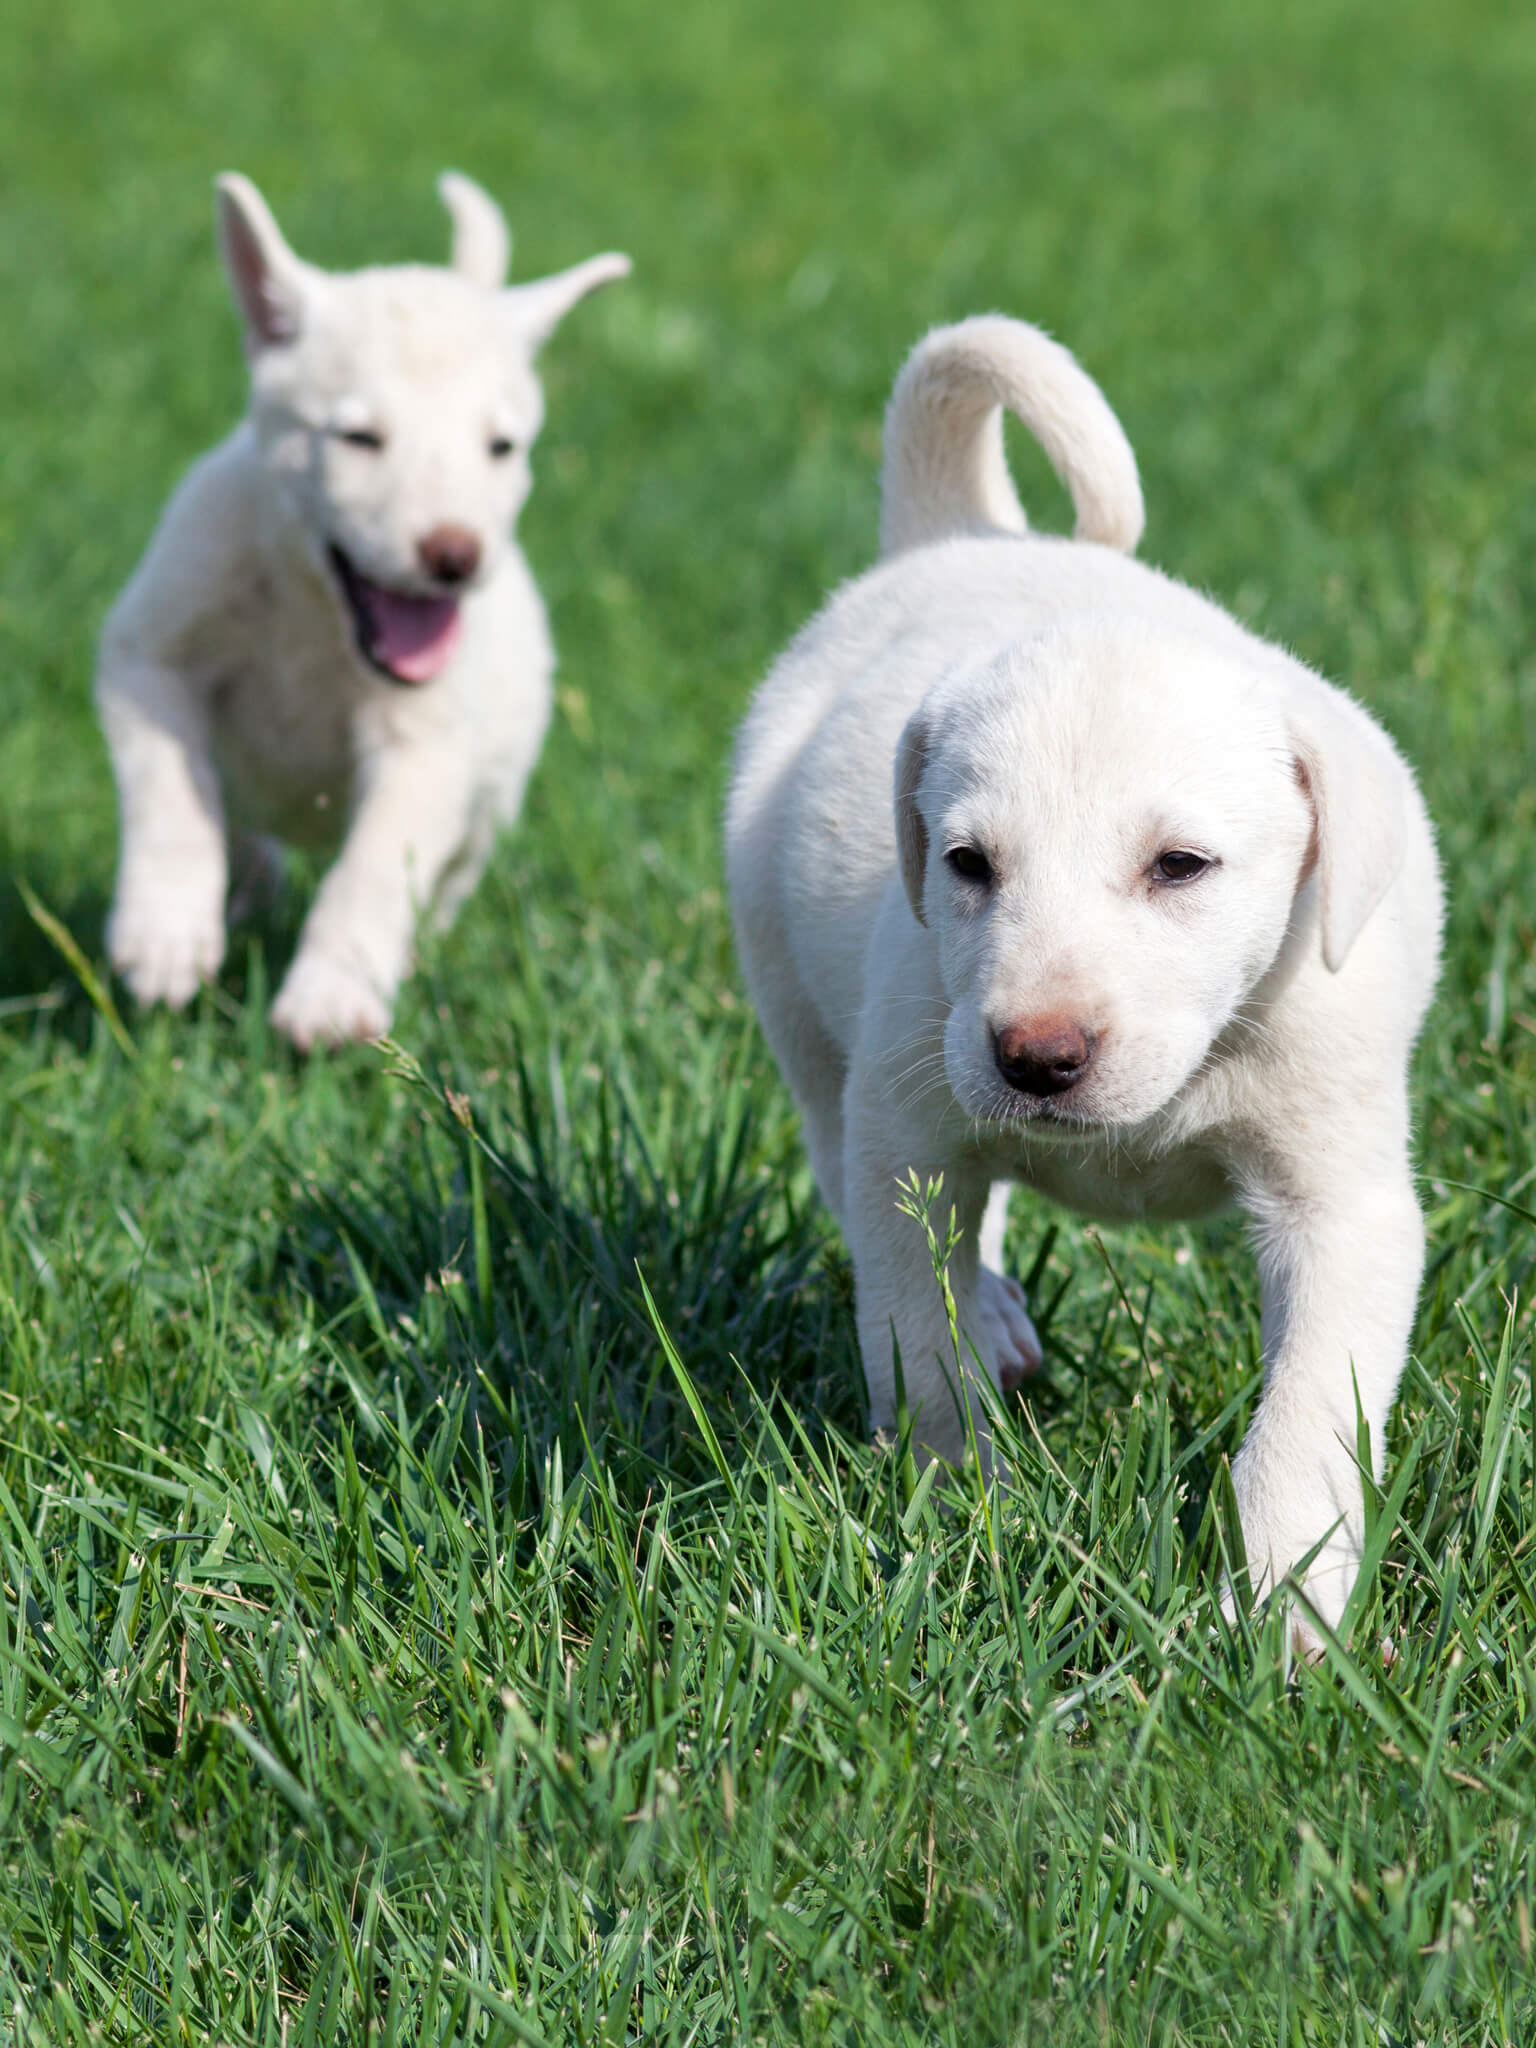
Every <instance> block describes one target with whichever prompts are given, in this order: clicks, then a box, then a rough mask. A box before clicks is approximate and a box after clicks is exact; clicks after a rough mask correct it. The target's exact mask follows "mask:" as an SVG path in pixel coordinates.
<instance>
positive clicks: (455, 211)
mask: <svg viewBox="0 0 1536 2048" xmlns="http://www.w3.org/2000/svg"><path fill="white" fill-rule="evenodd" d="M437 196H438V198H439V199H441V200H442V202H443V204H444V206H446V207H447V209H448V218H449V219H450V220H451V221H452V222H453V256H452V259H451V260H452V264H453V268H454V269H455V270H456V271H457V272H458V273H459V275H460V277H467V278H468V279H469V281H470V283H471V284H479V285H484V287H485V289H486V290H487V291H488V292H495V291H500V289H501V287H502V286H503V285H504V284H505V283H506V281H507V265H508V264H509V263H510V262H511V261H512V236H511V232H510V231H509V229H508V227H507V221H506V216H505V214H504V213H503V212H502V210H501V208H500V207H499V206H498V205H497V204H496V202H495V200H494V199H493V198H492V197H491V195H490V194H489V193H488V192H483V191H482V190H481V189H480V187H479V186H478V185H477V184H476V183H475V181H474V179H473V178H466V177H465V176H464V175H463V173H462V172H460V171H444V173H443V175H442V176H441V177H440V178H439V179H438V181H437Z"/></svg>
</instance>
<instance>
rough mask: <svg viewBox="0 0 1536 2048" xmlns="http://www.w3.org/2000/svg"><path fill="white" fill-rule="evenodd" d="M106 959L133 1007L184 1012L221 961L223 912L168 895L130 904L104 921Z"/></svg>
mask: <svg viewBox="0 0 1536 2048" xmlns="http://www.w3.org/2000/svg"><path fill="white" fill-rule="evenodd" d="M107 957H108V959H109V960H110V961H111V962H112V966H113V969H114V970H115V972H117V973H118V974H120V975H121V976H122V978H123V980H124V981H125V982H126V983H127V985H128V990H129V993H130V994H131V995H132V997H133V999H134V1001H135V1002H137V1003H143V1004H144V1005H145V1006H146V1007H147V1006H148V1005H149V1004H151V1003H164V1004H166V1005H167V1007H168V1008H170V1009H172V1010H180V1009H184V1008H185V1007H186V1005H187V1004H188V1003H189V1002H191V1000H192V998H193V996H195V995H196V994H197V991H198V989H199V988H200V987H201V986H202V984H203V983H204V982H205V981H210V980H211V979H212V978H213V976H214V975H215V974H217V973H218V971H219V963H220V961H222V959H223V958H224V917H223V912H222V909H221V908H220V907H219V906H218V905H217V904H213V905H210V904H207V903H203V902H199V901H196V900H194V899H192V898H190V897H188V896H185V895H178V894H172V893H169V892H162V893H161V894H158V895H156V896H155V897H153V898H152V899H149V900H146V899H144V898H141V897H133V898H130V899H129V900H128V901H127V902H122V903H119V904H118V905H117V906H116V907H115V908H114V910H113V912H112V915H111V917H110V918H109V919H108V920H107Z"/></svg>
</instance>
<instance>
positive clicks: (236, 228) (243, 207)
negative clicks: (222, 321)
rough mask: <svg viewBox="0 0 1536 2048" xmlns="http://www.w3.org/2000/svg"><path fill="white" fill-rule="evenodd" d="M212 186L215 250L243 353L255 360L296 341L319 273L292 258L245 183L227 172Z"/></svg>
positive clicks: (266, 209)
mask: <svg viewBox="0 0 1536 2048" xmlns="http://www.w3.org/2000/svg"><path fill="white" fill-rule="evenodd" d="M214 183H215V185H216V186H217V188H218V195H219V247H220V249H221V250H222V251H223V255H224V267H225V269H226V270H227V271H228V272H229V282H230V288H231V290H232V291H233V293H234V298H235V308H236V310H237V311H238V313H239V315H240V318H241V320H242V321H243V322H244V323H245V346H246V352H247V353H248V354H250V355H255V354H256V353H257V352H258V351H259V350H261V349H264V348H270V347H272V346H274V345H275V344H278V343H281V342H285V341H296V340H297V339H298V337H299V333H300V331H301V330H302V328H303V326H304V318H305V310H306V301H307V300H308V299H309V298H310V297H311V295H312V294H313V292H314V291H315V289H316V287H317V286H318V284H319V282H320V279H321V276H322V273H321V272H320V271H318V270H316V269H314V268H313V267H312V265H310V264H308V263H301V262H300V260H299V258H298V257H297V256H295V255H294V253H293V251H292V250H291V249H290V248H289V246H288V244H287V243H286V242H285V241H284V240H283V235H282V230H281V229H280V228H279V227H278V224H277V222H276V221H275V220H274V219H273V218H272V213H271V209H270V208H269V207H268V205H267V202H266V201H265V199H263V198H262V196H261V194H260V193H259V192H258V191H257V190H256V187H255V186H254V185H253V184H252V183H251V181H250V179H249V178H242V177H241V176H240V175H239V173H238V172H236V171H226V172H224V174H223V176H222V177H220V178H217V179H215V180H214Z"/></svg>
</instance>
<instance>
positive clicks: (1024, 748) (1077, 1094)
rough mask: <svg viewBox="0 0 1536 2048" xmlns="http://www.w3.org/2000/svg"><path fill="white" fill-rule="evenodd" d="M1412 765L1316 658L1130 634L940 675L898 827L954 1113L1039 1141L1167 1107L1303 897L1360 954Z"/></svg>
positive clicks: (1067, 639)
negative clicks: (926, 941) (1028, 1131)
mask: <svg viewBox="0 0 1536 2048" xmlns="http://www.w3.org/2000/svg"><path fill="white" fill-rule="evenodd" d="M1401 773H1402V771H1401V767H1400V764H1398V763H1397V761H1396V757H1395V755H1394V754H1393V752H1392V748H1391V744H1390V742H1389V741H1388V740H1387V739H1386V737H1385V735H1384V734H1383V733H1382V732H1381V731H1380V729H1379V728H1378V727H1377V726H1375V725H1374V724H1373V723H1372V721H1371V720H1370V719H1369V718H1368V717H1367V716H1366V714H1365V713H1364V712H1363V711H1360V710H1359V709H1358V707H1356V706H1354V705H1352V704H1350V703H1349V701H1348V700H1347V699H1346V698H1344V697H1342V696H1341V695H1340V693H1339V692H1337V691H1334V690H1331V689H1329V687H1328V686H1327V685H1326V684H1324V683H1321V682H1319V681H1317V680H1316V679H1315V678H1313V677H1310V676H1308V675H1307V674H1306V672H1305V671H1303V670H1301V669H1300V668H1299V667H1298V665H1296V664H1293V663H1290V662H1285V661H1283V659H1282V658H1281V657H1278V656H1276V657H1274V658H1273V659H1272V660H1270V661H1269V662H1268V664H1267V665H1266V664H1265V662H1264V660H1263V659H1262V658H1261V657H1257V656H1256V658H1255V659H1254V660H1253V661H1251V662H1250V661H1247V660H1245V658H1244V656H1243V654H1242V653H1241V652H1239V651H1238V650H1237V649H1236V648H1235V647H1234V649H1233V651H1231V652H1228V651H1227V650H1225V649H1223V650H1222V651H1221V652H1220V653H1217V652H1214V651H1213V650H1212V649H1211V648H1210V647H1207V646H1204V645H1193V644H1179V643H1176V642H1170V641H1169V640H1167V639H1166V638H1161V637H1158V638H1154V637H1151V636H1149V635H1147V634H1146V633H1145V632H1138V631H1135V630H1133V629H1132V628H1130V627H1129V626H1127V625H1099V626H1096V627H1094V628H1093V629H1091V630H1077V631H1072V632H1059V633H1055V634H1052V635H1049V636H1045V637H1042V638H1041V639H1040V640H1038V641H1036V642H1033V643H1030V644H1028V645H1025V646H1020V647H1015V648H1013V649H1010V650H1009V651H1008V652H1007V653H1005V654H1004V655H1002V656H1001V657H1000V658H999V659H998V660H996V661H995V662H993V663H992V664H991V665H990V666H989V667H988V668H986V669H985V670H983V671H981V672H980V673H974V672H973V673H968V674H956V675H954V676H951V677H949V678H947V679H945V680H944V681H943V682H941V683H939V684H938V685H936V686H935V688H934V689H933V690H932V691H930V693H929V695H928V697H927V698H926V699H925V701H924V703H923V704H922V706H921V707H920V708H919V710H918V711H917V712H916V714H915V715H914V716H913V718H912V719H911V721H910V722H909V724H908V726H907V728H906V731H905V732H904V733H903V735H902V740H901V744H900V747H899V749H898V754H897V763H896V825H897V840H898V848H899V852H900V858H901V869H902V876H903V880H904V882H905V885H906V889H907V894H908V896H909V898H910V900H911V903H912V908H913V910H914V912H915V913H916V915H917V916H918V918H919V919H920V920H921V921H922V922H923V923H924V924H926V925H927V927H928V928H929V930H930V932H931V933H932V934H933V938H934V941H935V944H936V946H937V950H938V961H939V971H940V975H941V978H942V980H943V985H944V989H945V992H946V995H947V996H948V998H949V1001H950V1005H951V1009H950V1015H949V1019H948V1024H947V1026H946V1032H945V1065H946V1071H947V1076H948V1079H949V1083H950V1086H951V1088H952V1089H953V1091H954V1094H955V1096H956V1098H957V1099H958V1100H959V1102H960V1103H961V1105H962V1106H963V1107H964V1108H965V1109H966V1110H967V1111H968V1112H969V1113H970V1114H971V1115H972V1116H976V1117H979V1118H982V1119H985V1120H988V1121H992V1122H1019V1121H1029V1122H1030V1123H1031V1125H1032V1126H1033V1127H1034V1128H1035V1129H1036V1130H1037V1131H1038V1132H1039V1133H1040V1134H1041V1135H1047V1134H1050V1133H1052V1132H1056V1133H1059V1134H1060V1135H1068V1134H1069V1133H1070V1132H1071V1131H1072V1130H1073V1129H1074V1128H1076V1129H1078V1130H1081V1129H1082V1127H1083V1126H1085V1125H1087V1126H1117V1127H1124V1126H1129V1125H1134V1124H1137V1123H1140V1122H1142V1121H1143V1120H1144V1119H1146V1118H1148V1117H1150V1116H1153V1115H1155V1114H1156V1113H1157V1112H1158V1111H1159V1110H1161V1109H1163V1108H1164V1107H1165V1106H1166V1105H1167V1104H1168V1103H1169V1102H1170V1101H1171V1100H1172V1098H1173V1097H1174V1096H1175V1095H1176V1094H1177V1093H1178V1091H1179V1089H1180V1088H1181V1087H1182V1086H1183V1085H1184V1083H1185V1082H1186V1081H1187V1080H1188V1079H1189V1078H1190V1076H1191V1075H1192V1074H1193V1073H1194V1072H1195V1071H1196V1069H1197V1068H1198V1067H1199V1066H1200V1065H1201V1063H1202V1061H1203V1060H1204V1059H1205V1058H1206V1056H1207V1054H1208V1052H1209V1051H1210V1049H1211V1047H1212V1044H1213V1042H1214V1041H1215V1040H1216V1039H1217V1038H1218V1037H1219V1036H1220V1035H1221V1033H1222V1032H1223V1031H1224V1030H1225V1029H1226V1028H1227V1026H1228V1025H1230V1024H1231V1023H1232V1022H1233V1020H1234V1019H1235V1018H1236V1017H1237V1015H1238V1013H1239V1011H1240V1010H1241V1007H1242V1005H1243V1003H1244V1001H1245V999H1246V998H1247V997H1248V996H1249V995H1250V994H1251V993H1252V992H1253V990H1254V989H1255V987H1256V985H1257V984H1258V983H1259V982H1260V981H1261V980H1262V978H1263V976H1264V975H1265V973H1266V972H1267V971H1268V969H1269V968H1270V967H1271V966H1272V965H1273V963H1274V962H1275V960H1276V957H1277V955H1278V954H1279V951H1280V948H1281V945H1282V943H1283V942H1284V940H1285V938H1286V936H1287V933H1288V931H1290V930H1291V928H1292V926H1293V920H1295V919H1296V918H1297V917H1298V914H1299V906H1298V897H1299V895H1301V893H1302V892H1303V891H1304V890H1307V894H1306V897H1305V902H1306V903H1311V902H1313V901H1315V902H1316V905H1317V915H1318V922H1319V926H1320V936H1321V945H1322V951H1323V957H1324V959H1325V962H1326V964H1327V966H1328V968H1329V969H1330V970H1333V971H1337V969H1338V968H1339V967H1340V966H1342V964H1343V962H1344V959H1345V958H1346V957H1347V955H1348V953H1349V950H1350V948H1351V946H1352V944H1353V942H1354V940H1355V937H1356V936H1357V934H1358V932H1359V930H1360V928H1361V926H1362V925H1363V924H1364V923H1365V921H1366V919H1367V918H1368V917H1369V915H1370V913H1371V911H1372V910H1373V909H1374V908H1375V906H1376V904H1377V903H1378V902H1379V901H1380V898H1381V896H1382V895H1383V893H1384V892H1385V890H1386V889H1387V887H1388V885H1389V884H1390V882H1391V880H1392V877H1393V875H1394V874H1395V873H1396V872H1397V869H1398V867H1399V866H1400V864H1401V862H1402V859H1403V849H1404V824H1403V798H1402V784H1401ZM1314 875H1315V877H1316V885H1315V888H1312V889H1308V885H1309V884H1311V883H1312V881H1313V877H1314ZM1301 914H1304V913H1301Z"/></svg>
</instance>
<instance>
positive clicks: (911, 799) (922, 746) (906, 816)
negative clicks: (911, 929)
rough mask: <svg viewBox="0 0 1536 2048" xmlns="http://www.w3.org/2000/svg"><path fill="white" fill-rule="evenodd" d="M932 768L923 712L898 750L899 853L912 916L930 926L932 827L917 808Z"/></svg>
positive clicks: (907, 729) (916, 713)
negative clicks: (926, 908)
mask: <svg viewBox="0 0 1536 2048" xmlns="http://www.w3.org/2000/svg"><path fill="white" fill-rule="evenodd" d="M927 765H928V721H927V719H926V718H925V717H924V715H923V713H922V711H921V710H917V711H914V712H913V714H912V716H911V717H910V718H909V719H908V720H907V723H906V726H905V728H904V730H903V732H902V735H901V738H900V740H899V741H898V742H897V746H896V852H897V855H898V857H899V859H900V861H901V880H902V886H903V887H904V888H905V890H906V892H907V901H908V902H909V903H910V904H911V906H912V915H913V916H914V917H915V918H916V919H917V921H918V923H919V924H923V925H925V924H927V922H928V920H927V918H926V917H924V915H923V883H924V881H925V880H926V878H927V874H928V827H927V825H926V824H925V823H924V820H923V814H922V812H921V811H920V810H919V809H918V807H917V785H918V784H919V783H920V782H921V781H922V779H923V770H924V768H926V767H927Z"/></svg>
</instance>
